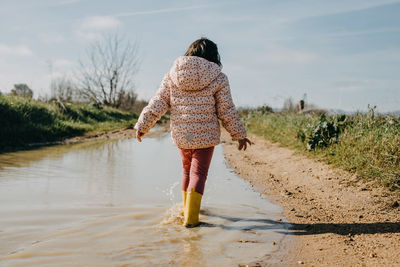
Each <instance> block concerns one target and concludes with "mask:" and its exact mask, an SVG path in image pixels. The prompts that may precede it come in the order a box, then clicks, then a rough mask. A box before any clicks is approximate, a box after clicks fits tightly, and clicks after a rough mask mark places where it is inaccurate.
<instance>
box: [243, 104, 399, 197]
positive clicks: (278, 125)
mask: <svg viewBox="0 0 400 267" xmlns="http://www.w3.org/2000/svg"><path fill="white" fill-rule="evenodd" d="M242 117H243V119H244V121H245V125H246V128H247V129H248V131H250V132H252V133H255V134H257V135H261V136H263V137H265V138H266V139H268V140H271V141H273V142H279V143H281V144H283V145H285V146H288V147H291V148H294V149H296V150H298V151H301V152H303V153H306V154H308V155H311V156H314V157H316V158H319V159H322V160H323V161H325V162H327V163H330V164H334V165H335V166H337V167H340V168H342V169H345V170H348V171H351V172H355V173H357V174H358V176H359V177H361V178H364V179H370V180H374V181H377V182H378V183H380V184H382V185H384V186H387V187H389V188H390V189H392V190H398V189H400V118H398V117H397V118H396V117H393V116H383V115H376V114H374V110H370V112H369V113H366V114H356V115H352V116H347V117H343V116H327V117H326V118H324V119H321V116H318V115H302V114H294V113H271V112H260V111H247V112H245V113H242Z"/></svg>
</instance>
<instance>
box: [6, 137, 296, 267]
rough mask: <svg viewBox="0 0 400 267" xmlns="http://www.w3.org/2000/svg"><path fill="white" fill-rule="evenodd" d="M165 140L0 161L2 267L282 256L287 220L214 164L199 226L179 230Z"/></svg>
mask: <svg viewBox="0 0 400 267" xmlns="http://www.w3.org/2000/svg"><path fill="white" fill-rule="evenodd" d="M180 164H181V163H180V159H179V156H178V152H177V149H176V147H174V146H173V145H172V143H171V140H170V137H169V134H168V133H167V134H164V135H162V136H161V137H158V138H146V139H144V141H143V143H138V142H137V141H136V140H134V139H125V140H114V141H94V142H85V143H81V144H74V145H60V146H52V147H46V148H42V149H37V150H32V151H21V152H15V153H8V154H3V155H0V266H136V265H138V266H139V265H140V266H146V265H147V266H148V265H156V266H175V265H177V266H232V265H237V264H240V263H248V262H253V261H256V260H257V259H260V258H262V257H265V255H268V254H272V253H274V252H276V250H277V249H278V246H277V245H273V242H276V243H277V244H279V242H280V241H282V240H283V239H284V238H285V233H286V229H287V228H288V226H289V225H287V224H285V223H283V224H282V223H279V224H277V223H274V220H275V219H277V218H281V217H280V212H281V209H280V208H279V207H278V206H276V205H274V204H272V203H270V202H268V200H267V199H264V198H263V197H262V196H261V195H260V194H258V193H256V192H255V191H254V190H253V188H252V187H251V186H250V185H249V184H248V183H247V182H245V181H244V180H242V179H241V178H239V177H237V176H236V175H235V174H234V173H233V171H232V170H231V169H229V168H228V167H227V166H226V164H225V160H224V155H223V151H222V148H221V146H217V147H216V149H215V153H214V156H213V160H212V163H211V167H210V171H209V177H208V181H207V184H206V189H205V195H204V197H203V202H202V211H201V217H200V218H201V220H202V221H203V222H205V224H204V225H202V226H201V227H197V228H193V229H186V228H185V227H183V226H182V215H181V213H182V207H181V206H182V202H181V190H180V174H181V165H180Z"/></svg>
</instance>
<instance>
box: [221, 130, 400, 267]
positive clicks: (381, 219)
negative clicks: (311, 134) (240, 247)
mask: <svg viewBox="0 0 400 267" xmlns="http://www.w3.org/2000/svg"><path fill="white" fill-rule="evenodd" d="M222 138H223V140H224V141H223V142H224V151H225V156H226V158H227V161H228V164H229V165H230V167H232V168H233V169H235V171H236V173H237V174H238V175H239V176H241V177H242V178H244V179H246V180H248V181H249V182H250V183H251V184H252V185H253V186H254V187H256V190H257V191H259V192H260V193H263V194H266V195H267V196H269V198H270V199H271V200H273V201H276V202H277V203H278V204H280V205H281V206H282V208H283V216H285V217H286V218H287V219H288V221H289V222H290V223H292V225H293V227H292V229H291V230H290V235H291V236H293V238H289V242H284V243H283V244H280V249H279V252H278V253H277V254H276V255H273V256H272V258H271V257H270V258H268V257H266V258H265V259H263V261H262V262H257V264H259V265H261V266H400V208H399V207H398V202H399V200H398V195H396V194H393V193H390V192H388V191H387V190H386V189H382V188H379V187H377V186H374V185H373V184H371V183H365V182H362V181H358V180H357V177H356V176H355V175H352V174H350V173H348V172H345V171H343V170H338V169H333V168H331V167H330V166H328V165H327V164H324V163H322V162H317V161H315V160H312V159H309V158H307V157H305V156H304V155H300V154H295V153H294V152H293V151H292V150H290V149H287V148H284V147H281V146H279V145H278V144H273V143H271V142H268V141H266V140H265V139H264V138H262V137H259V136H255V135H250V138H251V140H252V141H253V142H254V143H255V144H254V145H253V146H251V147H250V148H248V150H247V151H246V152H244V153H239V152H238V150H237V144H236V143H234V142H232V141H231V139H230V137H229V136H228V134H227V133H226V132H223V134H222ZM276 223H282V222H276ZM286 240H288V239H286ZM253 265H255V266H259V265H256V263H253ZM250 266H251V265H250Z"/></svg>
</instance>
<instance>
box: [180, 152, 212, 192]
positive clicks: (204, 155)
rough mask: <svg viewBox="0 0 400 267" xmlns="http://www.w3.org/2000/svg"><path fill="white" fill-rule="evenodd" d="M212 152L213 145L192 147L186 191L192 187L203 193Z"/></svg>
mask: <svg viewBox="0 0 400 267" xmlns="http://www.w3.org/2000/svg"><path fill="white" fill-rule="evenodd" d="M213 152H214V147H208V148H202V149H194V151H193V153H192V155H191V166H190V169H189V172H190V173H189V176H190V181H189V186H188V187H187V189H186V191H187V192H190V191H191V189H192V188H194V191H196V192H197V193H200V194H203V193H204V186H205V183H206V180H207V174H208V169H209V167H210V163H211V158H212V155H213Z"/></svg>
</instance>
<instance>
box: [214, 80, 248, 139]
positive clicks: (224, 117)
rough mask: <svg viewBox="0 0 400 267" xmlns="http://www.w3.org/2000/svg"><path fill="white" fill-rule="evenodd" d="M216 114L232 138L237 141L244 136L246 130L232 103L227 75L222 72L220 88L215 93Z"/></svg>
mask: <svg viewBox="0 0 400 267" xmlns="http://www.w3.org/2000/svg"><path fill="white" fill-rule="evenodd" d="M215 100H216V107H217V116H218V118H219V119H220V120H221V121H222V126H224V128H225V129H226V130H227V131H228V132H229V134H230V135H231V137H232V140H234V141H237V140H240V139H243V138H245V137H246V130H245V129H244V127H243V122H242V120H241V119H240V117H239V114H238V113H237V111H236V109H235V105H234V104H233V100H232V96H231V90H230V88H229V81H228V77H227V76H226V75H225V74H223V77H222V83H221V88H220V89H219V90H218V91H217V92H216V93H215Z"/></svg>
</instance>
